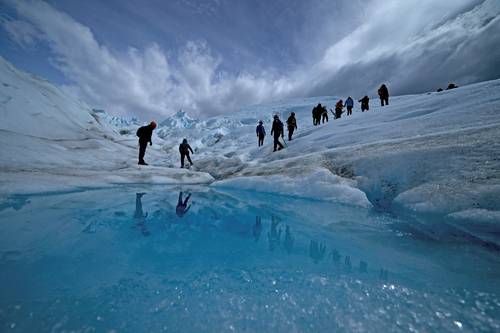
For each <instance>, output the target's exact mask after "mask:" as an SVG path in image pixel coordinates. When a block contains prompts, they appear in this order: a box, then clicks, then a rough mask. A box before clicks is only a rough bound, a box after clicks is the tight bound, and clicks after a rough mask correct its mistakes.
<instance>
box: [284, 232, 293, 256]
mask: <svg viewBox="0 0 500 333" xmlns="http://www.w3.org/2000/svg"><path fill="white" fill-rule="evenodd" d="M293 242H294V239H293V236H292V233H291V232H290V227H289V226H286V229H285V240H284V241H283V243H284V246H285V251H286V253H288V254H290V253H292V249H293Z"/></svg>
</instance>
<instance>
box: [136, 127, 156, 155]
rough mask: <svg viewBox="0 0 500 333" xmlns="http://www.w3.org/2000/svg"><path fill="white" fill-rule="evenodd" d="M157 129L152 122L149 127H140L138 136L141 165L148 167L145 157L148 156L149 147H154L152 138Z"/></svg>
mask: <svg viewBox="0 0 500 333" xmlns="http://www.w3.org/2000/svg"><path fill="white" fill-rule="evenodd" d="M155 128H156V123H155V122H154V121H152V122H151V123H150V124H149V125H146V126H142V127H139V129H138V130H137V133H136V134H137V136H138V137H139V163H137V164H140V165H148V164H147V163H146V162H144V155H145V154H146V148H147V146H148V143H149V145H150V146H151V145H153V142H152V141H151V136H152V135H153V131H154V129H155Z"/></svg>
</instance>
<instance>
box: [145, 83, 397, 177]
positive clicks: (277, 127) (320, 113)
mask: <svg viewBox="0 0 500 333" xmlns="http://www.w3.org/2000/svg"><path fill="white" fill-rule="evenodd" d="M378 96H379V98H380V104H381V106H384V105H389V90H388V89H387V86H386V85H385V84H382V85H381V86H380V88H379V89H378ZM358 102H359V103H361V111H362V112H365V111H368V110H370V105H369V103H370V98H369V97H368V96H366V95H365V96H364V97H363V98H361V99H360V100H358ZM344 107H345V108H346V109H347V115H348V116H350V115H352V109H353V107H354V100H353V99H352V97H351V96H349V97H347V99H346V101H345V103H344V102H343V101H342V100H339V101H338V102H337V103H336V104H335V112H334V111H332V110H331V109H330V111H331V112H332V114H333V116H334V119H339V118H341V117H342V114H343V113H344V111H343V109H344ZM312 117H313V125H314V126H318V125H320V124H321V123H323V124H324V123H325V122H328V111H327V109H326V107H325V106H323V105H321V103H319V104H318V105H316V106H315V107H314V108H313V109H312ZM286 124H287V129H288V141H292V136H293V133H294V132H295V130H296V129H297V119H296V118H295V112H292V113H291V114H290V116H289V117H288V119H287V120H286ZM155 128H156V122H154V121H152V122H151V123H150V124H149V125H146V126H142V127H139V129H138V130H137V133H136V134H137V136H138V137H139V162H138V163H137V164H139V165H148V164H147V163H146V162H145V161H144V155H145V154H146V148H147V146H148V143H149V145H152V144H153V142H152V141H151V137H152V135H153V131H154V130H155ZM255 132H256V134H257V138H258V145H259V147H260V146H263V145H264V138H265V137H266V129H265V128H264V124H263V122H262V120H260V121H259V125H257V128H256V129H255ZM271 135H272V136H273V138H274V148H273V151H276V150H281V149H283V148H284V146H283V144H282V143H281V142H280V140H279V139H280V137H281V138H282V139H283V142H285V145H286V141H285V137H284V136H285V131H284V125H283V122H282V121H281V120H280V118H279V116H278V115H274V120H273V124H272V128H271ZM189 152H191V153H192V154H194V152H193V149H192V148H191V146H190V145H189V143H188V142H187V139H184V140H182V143H181V144H180V145H179V153H180V155H181V168H184V160H185V159H186V158H187V160H188V162H189V163H190V165H191V166H192V165H193V161H192V160H191V157H190V155H189Z"/></svg>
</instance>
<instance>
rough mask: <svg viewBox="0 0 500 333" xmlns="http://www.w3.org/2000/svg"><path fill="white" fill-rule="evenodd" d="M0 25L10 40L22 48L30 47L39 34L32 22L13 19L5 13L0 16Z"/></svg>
mask: <svg viewBox="0 0 500 333" xmlns="http://www.w3.org/2000/svg"><path fill="white" fill-rule="evenodd" d="M0 25H1V26H2V27H3V28H4V29H5V31H6V32H7V33H8V34H9V35H10V36H11V38H12V40H13V41H14V42H16V43H17V44H19V45H20V46H21V47H23V48H29V47H32V46H33V45H34V44H35V42H36V40H37V36H39V34H40V33H39V32H38V31H37V30H36V28H35V27H34V26H33V25H32V24H30V23H28V22H25V21H19V20H15V19H13V18H11V17H9V16H7V15H2V16H0Z"/></svg>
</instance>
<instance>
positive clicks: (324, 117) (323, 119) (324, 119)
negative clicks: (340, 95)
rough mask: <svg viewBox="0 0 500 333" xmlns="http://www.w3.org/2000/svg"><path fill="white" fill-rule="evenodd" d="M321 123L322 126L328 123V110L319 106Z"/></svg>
mask: <svg viewBox="0 0 500 333" xmlns="http://www.w3.org/2000/svg"><path fill="white" fill-rule="evenodd" d="M320 110H321V113H320V114H321V122H322V123H323V124H324V123H325V122H328V110H327V109H326V107H325V106H323V105H322V106H321V109H320Z"/></svg>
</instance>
